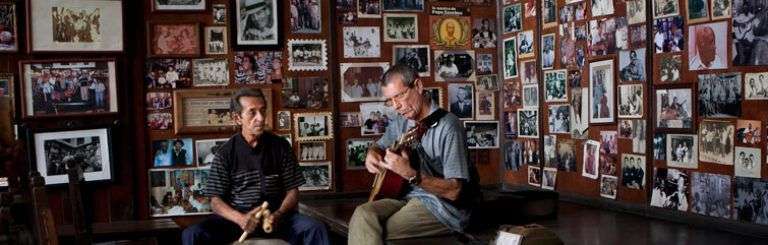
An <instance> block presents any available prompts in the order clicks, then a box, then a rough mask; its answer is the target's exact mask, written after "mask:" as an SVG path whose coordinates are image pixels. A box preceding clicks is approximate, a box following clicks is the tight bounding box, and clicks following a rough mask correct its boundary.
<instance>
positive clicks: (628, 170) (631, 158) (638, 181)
mask: <svg viewBox="0 0 768 245" xmlns="http://www.w3.org/2000/svg"><path fill="white" fill-rule="evenodd" d="M645 173H646V172H645V156H643V155H635V154H621V185H623V186H624V187H627V188H629V189H635V190H643V189H644V188H645Z"/></svg>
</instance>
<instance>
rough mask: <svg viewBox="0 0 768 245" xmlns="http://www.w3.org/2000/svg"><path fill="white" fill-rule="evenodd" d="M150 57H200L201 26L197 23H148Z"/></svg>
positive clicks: (148, 50)
mask: <svg viewBox="0 0 768 245" xmlns="http://www.w3.org/2000/svg"><path fill="white" fill-rule="evenodd" d="M147 30H148V40H147V44H148V46H149V47H148V48H147V52H148V54H147V56H149V57H197V56H200V24H199V23H197V22H148V27H147Z"/></svg>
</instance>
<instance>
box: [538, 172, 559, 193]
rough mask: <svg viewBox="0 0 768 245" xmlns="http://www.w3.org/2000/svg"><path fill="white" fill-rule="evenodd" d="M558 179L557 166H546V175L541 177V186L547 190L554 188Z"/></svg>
mask: <svg viewBox="0 0 768 245" xmlns="http://www.w3.org/2000/svg"><path fill="white" fill-rule="evenodd" d="M556 181H557V169H556V168H544V175H543V176H542V178H541V188H542V189H545V190H554V189H555V182H556Z"/></svg>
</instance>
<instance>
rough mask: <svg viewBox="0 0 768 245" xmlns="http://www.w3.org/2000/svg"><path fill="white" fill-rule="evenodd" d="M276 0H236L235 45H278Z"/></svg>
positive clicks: (278, 13) (278, 12)
mask: <svg viewBox="0 0 768 245" xmlns="http://www.w3.org/2000/svg"><path fill="white" fill-rule="evenodd" d="M277 5H278V2H277V1H276V0H237V1H236V4H235V9H234V11H233V13H234V14H235V16H234V17H235V18H234V19H235V24H234V25H233V26H234V27H235V31H236V32H237V35H236V39H235V41H236V42H235V44H236V45H278V41H279V36H280V31H279V30H278V20H279V18H278V15H280V13H281V12H280V10H279V9H278V7H277Z"/></svg>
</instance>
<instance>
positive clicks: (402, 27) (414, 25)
mask: <svg viewBox="0 0 768 245" xmlns="http://www.w3.org/2000/svg"><path fill="white" fill-rule="evenodd" d="M384 41H385V42H418V41H419V21H418V16H417V15H416V14H384Z"/></svg>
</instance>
